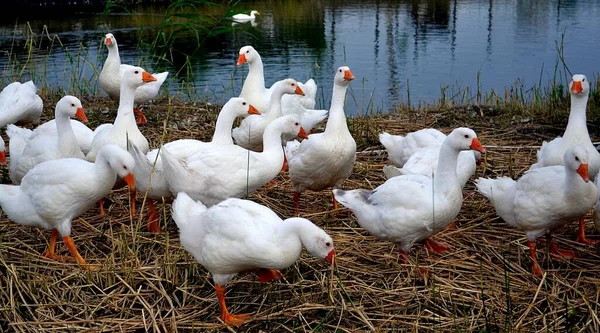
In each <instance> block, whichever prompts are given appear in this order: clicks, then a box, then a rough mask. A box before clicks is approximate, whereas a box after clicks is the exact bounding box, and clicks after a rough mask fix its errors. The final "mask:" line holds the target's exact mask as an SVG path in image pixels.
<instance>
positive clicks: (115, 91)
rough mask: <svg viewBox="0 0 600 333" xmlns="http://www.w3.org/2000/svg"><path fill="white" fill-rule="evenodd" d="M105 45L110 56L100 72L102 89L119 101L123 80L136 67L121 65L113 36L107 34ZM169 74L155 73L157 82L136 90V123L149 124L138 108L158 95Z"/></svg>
mask: <svg viewBox="0 0 600 333" xmlns="http://www.w3.org/2000/svg"><path fill="white" fill-rule="evenodd" d="M104 44H106V47H107V48H108V56H107V57H106V61H105V62H104V66H103V67H102V71H101V72H100V77H99V80H100V87H101V88H102V90H104V91H105V92H106V93H107V94H108V96H110V98H112V99H119V97H120V94H121V79H122V78H123V75H125V72H126V71H127V70H128V69H131V68H132V67H134V66H131V65H123V64H121V57H120V56H119V47H118V46H117V40H116V39H115V36H113V34H106V36H105V37H104ZM168 75H169V72H162V73H155V74H152V76H153V77H154V78H155V80H154V81H153V82H151V83H149V84H146V85H144V86H141V87H139V88H138V89H137V90H135V95H134V96H135V99H134V107H135V108H132V110H133V112H134V113H135V114H136V115H137V116H138V118H137V120H136V122H137V123H138V124H140V125H143V124H145V123H147V122H148V120H147V119H146V116H145V115H144V113H143V112H142V111H141V110H140V109H139V108H138V106H139V105H141V104H144V103H148V102H149V101H150V100H152V99H153V98H155V97H156V96H157V95H158V90H159V89H160V87H161V86H162V84H163V83H164V82H165V80H166V79H167V76H168Z"/></svg>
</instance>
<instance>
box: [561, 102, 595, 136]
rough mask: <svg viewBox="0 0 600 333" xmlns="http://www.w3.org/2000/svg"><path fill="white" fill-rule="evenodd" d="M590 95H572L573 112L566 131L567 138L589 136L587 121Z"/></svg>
mask: <svg viewBox="0 0 600 333" xmlns="http://www.w3.org/2000/svg"><path fill="white" fill-rule="evenodd" d="M588 96H589V95H588V94H583V95H573V94H571V111H570V112H569V122H568V123H567V128H566V129H565V134H564V136H565V137H569V136H572V135H575V136H589V134H588V129H587V119H586V110H585V108H586V106H587V102H588Z"/></svg>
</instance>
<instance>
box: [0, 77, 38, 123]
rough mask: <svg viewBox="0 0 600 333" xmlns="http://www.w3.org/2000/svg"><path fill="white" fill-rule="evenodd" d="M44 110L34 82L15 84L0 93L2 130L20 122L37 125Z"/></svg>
mask: <svg viewBox="0 0 600 333" xmlns="http://www.w3.org/2000/svg"><path fill="white" fill-rule="evenodd" d="M43 108H44V103H43V102H42V99H41V98H40V96H38V95H37V89H36V87H35V84H33V81H27V82H25V83H20V82H13V83H11V84H9V85H7V86H6V87H4V89H2V92H0V128H4V127H6V125H8V124H16V123H18V122H31V123H34V124H37V123H39V121H40V116H41V114H42V110H43Z"/></svg>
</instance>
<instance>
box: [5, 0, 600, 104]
mask: <svg viewBox="0 0 600 333" xmlns="http://www.w3.org/2000/svg"><path fill="white" fill-rule="evenodd" d="M251 6H252V8H238V9H239V10H243V9H248V10H250V9H256V10H258V11H259V12H261V16H259V17H258V18H257V19H256V20H254V21H251V22H248V23H242V24H236V23H235V22H234V24H232V23H231V22H227V23H226V24H227V25H228V26H230V27H232V29H231V31H230V32H229V33H227V34H225V35H221V36H219V37H217V38H210V39H207V40H206V41H205V43H204V44H203V46H202V48H201V49H199V50H196V46H195V44H194V43H193V40H192V39H183V40H181V41H180V42H178V43H177V44H175V49H174V50H172V51H171V52H169V54H166V55H165V56H167V57H168V58H169V59H171V63H167V62H160V61H157V60H156V59H155V58H152V57H148V56H145V53H144V52H145V51H146V47H145V46H144V44H142V43H140V41H146V42H148V41H149V40H151V39H152V37H153V36H154V35H155V33H156V30H155V29H154V27H156V26H158V25H159V24H160V22H161V20H162V13H163V12H164V7H143V8H136V11H135V14H134V15H123V14H112V15H109V16H103V15H99V14H89V15H85V16H81V15H78V16H72V17H70V18H69V19H64V18H62V19H58V20H49V19H43V20H39V19H36V20H31V21H30V22H29V23H30V26H31V31H33V32H35V33H36V34H37V35H38V36H39V35H41V34H42V32H43V31H44V29H43V27H44V26H47V27H48V31H49V36H50V38H46V39H41V42H39V43H38V44H36V45H34V49H36V50H38V52H39V54H40V57H41V59H40V60H39V62H40V63H42V64H43V66H44V68H43V71H45V72H44V73H48V82H47V83H48V84H51V85H54V86H56V85H64V86H65V87H68V86H69V82H71V79H70V78H67V77H65V75H66V74H65V73H68V72H69V71H72V70H73V69H75V70H76V71H77V73H78V74H77V75H79V76H82V77H86V78H91V79H92V80H94V79H95V77H94V75H95V74H94V69H93V67H99V66H100V65H101V63H102V62H103V60H104V57H105V54H106V50H105V49H104V47H103V45H102V44H101V41H102V36H103V35H104V34H105V33H107V32H109V31H110V32H112V33H113V34H115V36H116V38H117V40H118V42H119V46H120V49H121V56H122V58H123V62H125V63H136V64H143V65H144V66H145V67H148V68H149V69H150V70H165V69H166V70H169V71H171V72H172V73H179V75H172V76H170V77H169V79H170V81H169V84H168V87H169V89H170V90H173V91H174V90H178V89H181V87H183V86H185V82H187V81H188V76H187V75H188V74H189V75H190V77H189V78H191V79H192V81H193V84H194V85H195V87H196V89H197V90H198V93H199V95H204V94H207V95H209V97H210V99H212V100H215V101H224V100H225V99H227V98H229V97H230V96H233V95H236V94H238V93H239V91H240V89H241V84H242V81H243V78H244V76H245V74H246V72H247V68H245V67H244V66H242V67H240V68H236V67H235V59H236V55H237V52H238V50H239V48H240V47H242V46H244V45H248V44H251V45H253V46H254V47H255V48H256V49H257V50H258V51H259V52H260V54H261V56H262V58H263V62H264V65H265V76H266V82H267V84H271V83H273V82H274V81H276V80H279V79H281V78H285V77H293V78H296V79H298V80H302V81H305V80H306V79H308V77H314V78H315V80H316V81H317V82H318V84H319V85H320V87H321V88H322V89H321V90H320V92H319V96H320V97H319V102H318V103H319V105H320V106H327V105H329V95H330V94H331V86H332V74H333V71H334V70H335V68H337V67H338V66H340V65H343V64H347V65H349V66H350V67H351V68H352V71H353V73H354V74H355V76H356V77H357V80H356V81H355V82H354V83H353V84H352V88H351V91H352V92H353V94H354V96H353V97H352V98H351V99H350V100H349V103H348V107H347V109H348V110H349V111H350V112H364V111H365V108H366V107H367V106H368V105H369V102H370V100H371V98H372V100H373V102H374V103H375V107H376V109H378V110H380V109H387V108H388V107H390V106H392V105H393V104H394V103H397V102H398V101H401V100H406V99H407V97H408V92H409V91H410V96H411V100H412V102H416V101H422V100H423V101H433V100H434V99H435V98H437V97H438V96H439V91H440V86H442V85H451V84H454V83H456V82H458V83H460V84H461V85H462V86H473V87H475V85H476V82H477V81H476V80H477V73H478V72H481V73H482V80H481V82H480V83H481V87H482V88H483V89H484V90H488V89H490V88H494V89H496V90H502V89H503V87H505V86H508V85H510V84H512V82H514V80H515V79H517V78H522V79H524V81H525V84H526V85H527V84H535V83H537V82H538V80H539V76H540V71H541V69H542V66H544V65H545V66H544V67H543V68H544V71H543V72H542V75H543V76H544V77H543V78H544V79H546V78H549V77H551V76H552V75H553V72H552V71H551V70H550V68H552V67H553V65H554V63H555V60H556V45H555V41H556V40H557V39H560V35H561V34H562V32H563V31H565V28H566V29H567V38H566V39H565V57H566V59H567V61H568V63H569V65H571V66H572V67H573V68H572V70H574V71H577V72H583V73H586V74H588V77H593V74H594V73H598V72H600V68H599V67H600V63H598V62H597V61H596V59H594V55H595V54H598V52H600V50H599V49H600V35H599V34H597V33H595V32H597V31H600V21H599V20H590V19H589V18H590V17H600V8H599V7H600V6H597V5H596V4H595V0H582V1H564V0H546V1H542V2H532V1H526V0H517V1H516V2H515V1H512V0H488V1H484V2H482V1H476V0H426V1H417V0H401V1H388V0H367V1H359V0H348V1H336V0H330V1H317V0H290V1H286V0H275V1H254V2H252V4H251ZM222 11H223V9H222V8H207V9H206V13H207V14H208V15H215V16H218V15H220V13H221V12H222ZM18 22H19V23H17V24H15V23H14V22H13V23H10V24H7V25H0V50H2V51H4V52H3V53H0V66H2V68H3V69H4V73H5V74H4V77H3V79H4V80H5V81H6V80H7V73H10V72H11V71H10V68H11V67H10V65H11V64H14V62H12V63H10V64H9V58H8V56H7V54H8V53H9V52H10V53H11V54H13V55H20V57H21V58H23V57H26V56H27V54H28V53H29V49H28V47H29V46H30V45H28V44H27V43H26V41H25V38H24V36H26V35H27V31H29V28H28V26H26V25H25V24H24V23H21V22H25V20H24V19H19V21H18ZM141 27H143V29H141ZM54 34H56V35H57V36H58V38H59V39H60V41H59V40H57V39H52V36H53V35H54ZM59 42H60V43H62V44H63V45H65V46H66V47H67V48H68V50H69V52H70V53H69V56H71V57H73V55H76V54H77V52H78V51H79V50H82V53H84V54H85V57H86V61H81V62H79V63H77V64H75V65H74V64H73V59H71V58H69V57H66V55H65V52H64V50H62V49H60V48H58V47H57V45H58V44H59ZM52 43H54V46H53V44H52ZM50 49H52V53H51V54H49V52H50V51H49V50H50ZM179 51H180V52H179ZM186 54H193V56H192V57H188V56H187V55H186ZM44 59H51V60H50V61H47V60H44ZM140 59H141V60H140ZM13 60H14V59H13ZM182 68H183V70H181V69H182ZM546 69H547V70H546ZM43 71H42V70H41V69H39V68H38V69H36V70H35V71H33V70H32V71H31V72H30V73H25V74H26V76H27V75H28V74H29V75H39V73H41V72H43ZM53 80H55V81H56V82H54V81H53ZM407 83H408V85H407ZM191 95H193V94H191Z"/></svg>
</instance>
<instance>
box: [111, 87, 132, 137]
mask: <svg viewBox="0 0 600 333" xmlns="http://www.w3.org/2000/svg"><path fill="white" fill-rule="evenodd" d="M135 89H136V87H131V86H129V85H125V84H121V94H120V96H119V109H118V110H117V118H116V119H115V122H114V125H115V127H121V126H125V127H128V126H130V125H131V124H134V125H135V117H134V115H133V107H134V105H135V103H134V100H135Z"/></svg>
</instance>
